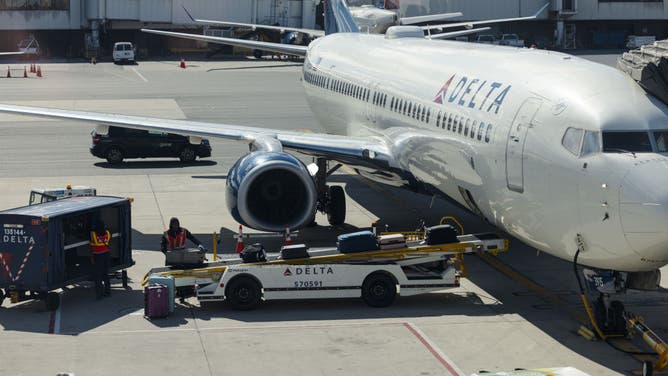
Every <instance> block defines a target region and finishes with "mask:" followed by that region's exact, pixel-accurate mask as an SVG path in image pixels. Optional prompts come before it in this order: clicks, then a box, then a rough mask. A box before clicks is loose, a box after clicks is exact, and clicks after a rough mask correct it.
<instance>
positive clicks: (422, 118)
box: [420, 107, 427, 121]
mask: <svg viewBox="0 0 668 376" xmlns="http://www.w3.org/2000/svg"><path fill="white" fill-rule="evenodd" d="M426 110H427V109H426V108H424V107H422V113H421V114H420V120H422V121H424V118H425V116H427V111H426Z"/></svg>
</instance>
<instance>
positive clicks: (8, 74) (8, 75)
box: [7, 65, 12, 78]
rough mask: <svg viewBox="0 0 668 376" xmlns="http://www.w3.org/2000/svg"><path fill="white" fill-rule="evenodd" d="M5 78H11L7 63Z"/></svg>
mask: <svg viewBox="0 0 668 376" xmlns="http://www.w3.org/2000/svg"><path fill="white" fill-rule="evenodd" d="M7 78H12V74H11V73H9V65H8V66H7Z"/></svg>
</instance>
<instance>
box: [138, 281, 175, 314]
mask: <svg viewBox="0 0 668 376" xmlns="http://www.w3.org/2000/svg"><path fill="white" fill-rule="evenodd" d="M144 316H146V317H148V318H149V319H155V318H160V317H167V316H169V290H168V289H167V286H165V285H156V284H154V285H148V286H146V287H145V288H144Z"/></svg>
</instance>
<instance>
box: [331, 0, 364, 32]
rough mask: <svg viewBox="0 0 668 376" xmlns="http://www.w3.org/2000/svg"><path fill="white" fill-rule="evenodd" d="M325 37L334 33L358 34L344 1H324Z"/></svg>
mask: <svg viewBox="0 0 668 376" xmlns="http://www.w3.org/2000/svg"><path fill="white" fill-rule="evenodd" d="M324 5H325V35H329V34H334V33H359V31H360V29H359V28H358V27H357V24H356V23H355V20H354V19H353V15H352V14H350V10H349V9H348V4H346V0H324Z"/></svg>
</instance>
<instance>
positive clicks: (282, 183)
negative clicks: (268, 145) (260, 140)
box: [226, 151, 317, 232]
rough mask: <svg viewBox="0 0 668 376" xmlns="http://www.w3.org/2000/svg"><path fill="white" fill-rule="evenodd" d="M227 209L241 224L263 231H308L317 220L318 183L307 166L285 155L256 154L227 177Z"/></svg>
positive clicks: (235, 167) (235, 166)
mask: <svg viewBox="0 0 668 376" xmlns="http://www.w3.org/2000/svg"><path fill="white" fill-rule="evenodd" d="M226 198H227V207H228V209H229V210H230V213H231V214H232V216H233V217H234V219H235V220H237V222H239V223H241V224H243V225H245V226H248V227H251V228H254V229H258V230H263V231H275V232H277V231H284V230H285V226H289V227H290V228H291V229H297V228H301V227H304V226H306V225H308V224H309V223H311V222H312V221H313V218H314V216H315V209H316V201H317V193H316V187H315V181H314V180H313V178H312V177H311V175H310V174H309V172H308V170H307V169H306V166H305V165H304V164H303V163H302V162H301V161H300V160H299V159H297V158H295V157H294V156H292V155H290V154H288V153H284V152H282V151H279V152H277V151H255V152H252V153H250V154H248V155H246V156H244V157H242V158H241V159H239V160H238V161H237V162H236V163H235V164H234V166H232V168H231V169H230V172H229V173H228V175H227V190H226Z"/></svg>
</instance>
